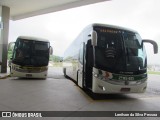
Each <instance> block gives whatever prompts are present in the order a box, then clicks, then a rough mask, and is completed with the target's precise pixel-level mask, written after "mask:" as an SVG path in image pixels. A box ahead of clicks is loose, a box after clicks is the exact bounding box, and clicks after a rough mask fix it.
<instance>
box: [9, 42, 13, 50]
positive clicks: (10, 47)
mask: <svg viewBox="0 0 160 120" xmlns="http://www.w3.org/2000/svg"><path fill="white" fill-rule="evenodd" d="M14 45H15V42H10V43H9V44H8V51H9V50H11V51H13V49H14Z"/></svg>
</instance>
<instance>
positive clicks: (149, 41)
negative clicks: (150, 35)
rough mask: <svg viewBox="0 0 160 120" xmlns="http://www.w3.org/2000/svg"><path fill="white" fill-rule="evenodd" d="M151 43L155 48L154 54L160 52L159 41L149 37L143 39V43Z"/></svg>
mask: <svg viewBox="0 0 160 120" xmlns="http://www.w3.org/2000/svg"><path fill="white" fill-rule="evenodd" d="M145 42H146V43H151V44H152V45H153V50H154V54H157V53H158V45H157V43H156V42H155V41H153V40H148V39H143V40H142V45H143V43H145Z"/></svg>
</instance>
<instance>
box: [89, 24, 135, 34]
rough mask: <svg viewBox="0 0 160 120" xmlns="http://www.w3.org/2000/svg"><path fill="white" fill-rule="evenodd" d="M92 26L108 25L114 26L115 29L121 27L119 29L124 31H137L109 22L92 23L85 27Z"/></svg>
mask: <svg viewBox="0 0 160 120" xmlns="http://www.w3.org/2000/svg"><path fill="white" fill-rule="evenodd" d="M91 26H92V27H94V26H100V27H109V28H116V29H121V30H126V31H131V32H135V33H138V32H137V31H135V30H133V29H130V28H125V27H121V26H117V25H109V24H102V23H92V24H90V25H88V26H87V27H91Z"/></svg>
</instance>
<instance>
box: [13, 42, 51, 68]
mask: <svg viewBox="0 0 160 120" xmlns="http://www.w3.org/2000/svg"><path fill="white" fill-rule="evenodd" d="M48 60H49V43H48V42H43V41H34V40H26V39H18V40H17V41H16V43H15V47H14V52H13V63H15V64H18V65H22V66H39V67H40V66H47V65H48Z"/></svg>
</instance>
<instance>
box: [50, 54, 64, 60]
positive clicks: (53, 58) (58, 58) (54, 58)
mask: <svg viewBox="0 0 160 120" xmlns="http://www.w3.org/2000/svg"><path fill="white" fill-rule="evenodd" d="M49 60H50V61H53V62H62V60H63V58H62V57H60V56H56V55H50V58H49Z"/></svg>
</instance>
